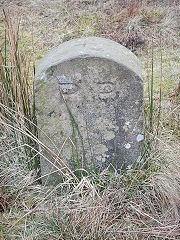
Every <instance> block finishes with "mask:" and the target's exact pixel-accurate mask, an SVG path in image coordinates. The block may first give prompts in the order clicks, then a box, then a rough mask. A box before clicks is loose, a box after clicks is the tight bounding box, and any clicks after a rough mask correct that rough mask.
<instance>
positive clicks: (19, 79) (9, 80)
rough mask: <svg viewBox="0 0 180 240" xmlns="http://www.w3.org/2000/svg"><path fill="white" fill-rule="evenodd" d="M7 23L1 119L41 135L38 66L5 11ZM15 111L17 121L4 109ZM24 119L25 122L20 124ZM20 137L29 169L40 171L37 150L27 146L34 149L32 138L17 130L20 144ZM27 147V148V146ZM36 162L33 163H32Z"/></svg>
mask: <svg viewBox="0 0 180 240" xmlns="http://www.w3.org/2000/svg"><path fill="white" fill-rule="evenodd" d="M3 13H4V21H5V24H6V27H5V34H4V44H3V45H2V46H1V49H0V103H1V107H0V117H1V118H3V119H6V120H7V122H9V124H11V123H14V122H16V123H17V122H18V123H19V127H20V128H22V129H26V131H29V132H30V133H32V134H33V135H34V136H37V129H36V127H35V126H36V117H35V102H34V66H33V67H32V66H31V64H30V63H31V61H30V60H31V59H30V57H31V56H30V57H29V59H28V56H27V55H26V54H25V52H24V51H23V50H22V47H21V48H20V47H19V45H20V38H19V22H18V25H17V26H16V27H15V26H13V24H12V21H11V19H10V17H9V15H8V14H7V13H6V12H5V11H3ZM2 106H4V107H8V108H10V109H11V110H14V111H15V112H14V114H15V118H14V117H13V116H12V115H11V114H10V115H9V114H8V113H7V111H6V110H5V108H4V107H2ZM17 120H21V121H17ZM19 138H20V139H21V141H22V142H23V143H24V152H25V155H26V158H27V164H28V168H29V169H32V168H35V169H37V167H38V158H37V157H36V156H35V157H33V156H34V151H33V150H32V149H31V148H29V147H28V146H27V145H31V146H34V147H35V148H36V143H35V142H33V140H32V139H31V138H29V137H28V135H22V134H17V132H16V131H14V142H15V143H16V144H17V145H18V141H19ZM26 144H27V145H26ZM32 159H33V160H32Z"/></svg>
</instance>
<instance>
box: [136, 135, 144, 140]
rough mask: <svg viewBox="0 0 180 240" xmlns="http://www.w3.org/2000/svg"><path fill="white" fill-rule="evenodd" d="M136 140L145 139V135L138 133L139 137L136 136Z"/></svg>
mask: <svg viewBox="0 0 180 240" xmlns="http://www.w3.org/2000/svg"><path fill="white" fill-rule="evenodd" d="M136 140H137V142H141V141H143V140H144V135H142V134H138V135H137V137H136Z"/></svg>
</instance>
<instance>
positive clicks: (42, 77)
mask: <svg viewBox="0 0 180 240" xmlns="http://www.w3.org/2000/svg"><path fill="white" fill-rule="evenodd" d="M41 80H44V81H46V80H47V76H46V73H45V72H43V74H42V76H41Z"/></svg>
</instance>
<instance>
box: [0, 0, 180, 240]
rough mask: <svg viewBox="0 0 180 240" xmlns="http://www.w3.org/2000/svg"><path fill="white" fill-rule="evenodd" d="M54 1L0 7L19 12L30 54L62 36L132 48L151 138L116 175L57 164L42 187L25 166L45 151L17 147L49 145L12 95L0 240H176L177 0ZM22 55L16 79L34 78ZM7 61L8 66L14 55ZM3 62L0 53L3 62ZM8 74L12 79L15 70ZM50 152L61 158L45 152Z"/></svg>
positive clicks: (179, 182)
mask: <svg viewBox="0 0 180 240" xmlns="http://www.w3.org/2000/svg"><path fill="white" fill-rule="evenodd" d="M58 2H59V1H57V0H54V1H36V0H31V1H28V4H27V1H24V0H18V1H12V2H11V1H2V3H1V2H0V4H1V5H2V4H3V5H4V6H5V5H6V7H7V8H8V10H9V11H10V15H11V13H12V11H14V15H11V18H13V17H12V16H15V15H21V16H22V19H21V25H20V30H22V32H23V34H22V38H21V39H22V41H20V42H19V44H20V47H23V46H24V50H25V52H26V53H27V54H29V53H30V52H33V54H34V56H35V59H39V58H41V56H42V55H44V53H45V52H46V51H47V50H48V49H49V48H51V47H52V46H54V45H58V44H59V43H61V42H63V41H65V40H68V39H71V38H74V37H80V36H89V35H96V36H104V37H108V38H111V39H113V40H116V41H118V42H120V43H122V44H123V45H125V46H127V47H129V48H130V49H131V50H133V51H134V52H135V53H136V54H137V55H138V56H139V57H140V59H141V60H142V63H143V77H144V84H145V116H146V144H149V143H151V145H150V147H148V151H147V155H146V157H145V159H144V162H142V164H140V165H138V164H137V166H136V167H134V168H133V169H130V170H128V171H127V172H126V173H122V174H117V173H116V171H115V172H113V173H110V172H108V171H107V170H105V171H104V172H102V173H100V174H99V175H98V177H97V176H95V175H93V174H89V175H88V176H87V177H84V178H82V179H81V180H78V179H77V178H76V177H75V175H74V174H73V172H71V170H70V169H69V168H68V167H67V166H64V165H63V162H62V166H61V167H59V168H57V167H56V170H57V171H60V172H61V174H62V173H63V176H64V177H63V181H62V182H61V183H59V185H57V186H56V187H46V186H43V185H42V184H40V182H39V181H40V178H39V174H38V171H36V170H35V169H32V168H31V169H30V168H29V167H28V164H27V162H30V161H32V160H33V158H34V156H40V155H41V154H42V152H41V151H37V150H36V151H34V150H33V151H34V155H32V156H31V157H29V158H27V156H26V154H25V148H24V146H26V147H27V148H32V147H33V146H32V145H30V144H29V143H30V142H25V143H24V141H23V139H26V137H27V136H28V138H30V139H31V140H33V142H35V143H36V144H37V145H38V146H41V148H43V147H44V148H46V146H44V145H43V143H41V142H40V141H39V140H38V139H37V137H36V135H34V134H33V133H32V132H31V131H29V128H27V126H29V125H25V124H24V120H25V116H24V115H25V114H23V111H22V109H23V107H22V101H21V99H22V98H20V101H19V100H18V99H17V101H16V102H18V103H19V102H20V103H19V105H17V106H18V107H17V108H14V110H13V109H11V110H10V109H9V108H7V103H6V102H5V101H4V102H3V104H4V105H1V106H0V108H1V112H0V114H1V118H0V158H1V160H0V239H8V240H9V239H10V240H11V239H26V240H27V239H33V240H34V239H51V240H57V239H62V240H63V239H89V240H90V239H96V240H100V239H102V240H104V239H109V240H110V239H130V240H131V239H132V240H135V239H152V240H153V239H158V240H160V239H180V233H179V232H180V231H179V229H180V187H179V186H180V174H179V173H180V162H179V153H180V145H179V142H178V136H179V96H178V91H177V89H178V83H179V82H178V77H179V71H178V68H179V67H178V66H179V58H178V44H179V43H178V34H179V33H178V30H177V29H178V20H177V9H178V8H179V5H178V1H163V3H160V2H159V1H150V2H149V3H147V1H118V0H111V1H110V0H107V1H95V0H88V1H85V0H76V1H71V0H62V1H61V3H62V4H58ZM155 5H156V8H155V7H154V6H155ZM12 8H13V10H12ZM25 15H26V16H25ZM8 16H9V15H8ZM3 21H4V20H3ZM3 21H1V22H0V32H1V37H0V38H1V39H2V37H3V32H4V25H3V24H4V22H3ZM11 29H12V30H13V28H11ZM32 29H34V30H33V42H34V44H33V46H32V34H31V33H32ZM52 36H53V38H52ZM152 38H153V41H152ZM11 46H13V42H12V43H11ZM165 46H166V48H165ZM152 50H153V64H154V72H153V73H152ZM11 52H13V53H15V52H16V51H11ZM13 56H14V55H12V57H13ZM1 59H2V58H1ZM10 59H11V58H10ZM24 59H25V58H19V60H20V61H21V62H20V63H21V69H22V71H21V77H22V78H21V79H22V81H26V82H27V81H29V79H30V81H32V76H33V74H29V75H28V74H27V71H26V70H27V62H26V61H22V60H24ZM11 62H12V66H14V65H15V62H14V58H12V61H11ZM32 62H33V61H32ZM32 62H31V64H30V65H29V69H32ZM4 65H5V64H4V63H3V64H2V60H1V69H2V68H3V66H4ZM8 69H10V68H8ZM29 72H30V70H29ZM32 72H33V69H32ZM25 73H26V74H25ZM12 74H14V72H13V73H12ZM152 74H153V78H154V79H153V80H154V83H153V84H154V92H153V94H154V95H153V100H154V102H153V104H154V105H153V112H152V113H153V115H152V116H153V122H152V123H153V124H152V126H150V115H151V114H150V109H149V91H150V84H151V77H152ZM13 76H14V78H13V79H14V85H17V82H16V79H17V78H16V77H17V72H16V73H15V74H14V75H13ZM25 77H26V78H25ZM0 83H2V82H0ZM18 86H19V85H18ZM1 89H2V88H1ZM159 89H160V91H161V94H160V93H159ZM28 91H29V90H28ZM19 92H20V91H19ZM8 96H9V97H12V96H11V95H8ZM18 96H21V95H18ZM1 97H2V95H1ZM5 99H7V97H6V98H5ZM1 102H2V101H1ZM8 106H9V105H8ZM3 109H5V110H3ZM2 110H3V111H2ZM159 110H160V111H159ZM14 111H16V112H14ZM2 113H3V114H2ZM4 113H5V115H4ZM15 113H16V114H15ZM159 113H160V114H159ZM17 116H19V117H17ZM27 116H29V115H28V114H27V115H26V117H27ZM12 119H13V123H12V121H11V122H10V120H12ZM29 120H32V119H31V118H30V119H29ZM33 124H34V122H31V123H30V125H31V127H32V126H34V125H33ZM31 129H32V128H31ZM14 136H16V137H15V138H14ZM22 136H24V138H22ZM25 144H26V145H25ZM48 151H49V153H50V155H52V156H53V157H54V159H57V158H58V156H56V155H54V154H53V152H52V151H51V149H49V150H48ZM2 159H3V161H2ZM47 161H48V159H47ZM59 161H61V159H59Z"/></svg>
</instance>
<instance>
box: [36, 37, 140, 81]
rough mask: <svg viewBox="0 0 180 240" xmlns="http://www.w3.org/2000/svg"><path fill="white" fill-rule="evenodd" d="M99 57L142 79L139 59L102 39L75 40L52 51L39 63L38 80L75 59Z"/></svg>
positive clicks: (126, 50) (121, 47)
mask: <svg viewBox="0 0 180 240" xmlns="http://www.w3.org/2000/svg"><path fill="white" fill-rule="evenodd" d="M89 57H98V58H104V59H109V60H110V61H114V62H117V63H118V64H121V65H123V66H125V67H127V68H128V69H130V70H131V71H133V72H134V73H136V74H137V75H138V76H139V77H141V64H140V61H139V59H138V58H137V57H136V56H135V55H134V54H133V53H132V52H131V51H130V50H129V49H127V48H126V47H124V46H122V45H121V44H119V43H116V42H115V41H112V40H110V39H106V38H101V37H85V38H78V39H73V40H70V41H67V42H64V43H62V44H60V45H59V46H58V47H56V48H54V49H52V50H51V51H50V52H49V53H48V54H47V55H46V56H45V57H44V58H43V59H42V60H41V61H40V63H39V65H38V68H37V70H36V80H38V79H40V78H41V75H42V74H43V72H45V71H46V70H47V69H48V68H50V67H52V66H55V65H58V64H60V63H62V62H65V61H69V60H72V59H75V58H89Z"/></svg>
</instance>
